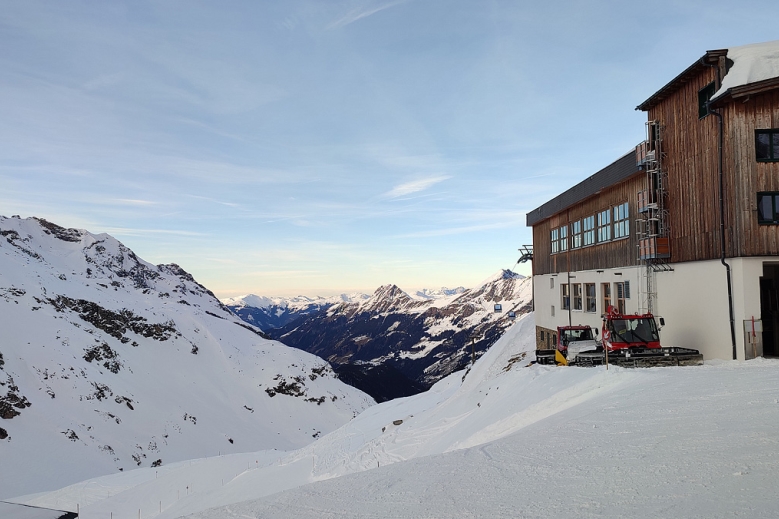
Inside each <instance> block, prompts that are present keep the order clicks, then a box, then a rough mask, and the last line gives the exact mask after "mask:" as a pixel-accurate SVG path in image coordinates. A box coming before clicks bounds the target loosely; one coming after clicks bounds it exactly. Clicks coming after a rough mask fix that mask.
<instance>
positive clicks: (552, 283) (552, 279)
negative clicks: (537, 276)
mask: <svg viewBox="0 0 779 519" xmlns="http://www.w3.org/2000/svg"><path fill="white" fill-rule="evenodd" d="M549 288H554V278H549Z"/></svg>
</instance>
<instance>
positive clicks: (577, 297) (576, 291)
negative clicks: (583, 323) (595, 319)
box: [571, 283, 584, 312]
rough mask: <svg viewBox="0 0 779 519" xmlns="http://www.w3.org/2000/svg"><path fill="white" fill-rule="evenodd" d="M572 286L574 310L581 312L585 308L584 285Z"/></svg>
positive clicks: (575, 284) (573, 284) (576, 284)
mask: <svg viewBox="0 0 779 519" xmlns="http://www.w3.org/2000/svg"><path fill="white" fill-rule="evenodd" d="M571 286H572V287H573V289H572V290H571V292H573V294H572V297H573V308H572V310H574V311H577V312H581V311H582V310H583V309H584V308H583V304H582V302H583V298H582V284H581V283H572V284H571Z"/></svg>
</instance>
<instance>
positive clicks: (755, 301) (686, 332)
mask: <svg viewBox="0 0 779 519" xmlns="http://www.w3.org/2000/svg"><path fill="white" fill-rule="evenodd" d="M762 45H763V46H764V47H759V48H755V49H751V48H739V50H738V52H732V49H731V50H730V51H729V50H716V51H709V52H707V53H706V54H705V55H704V56H703V57H702V58H701V59H699V60H697V61H696V62H694V63H693V64H692V65H691V66H690V67H688V68H687V69H686V70H684V71H683V72H682V73H681V74H679V75H678V76H677V77H676V78H674V79H673V80H672V81H670V82H669V83H668V84H667V85H665V86H664V87H663V88H661V89H660V90H658V91H657V92H656V93H655V94H654V95H652V96H651V97H650V98H649V99H647V100H646V101H644V102H643V103H642V104H641V105H639V106H638V107H637V109H639V110H642V111H645V112H646V113H647V120H648V121H647V130H648V131H647V140H646V141H645V142H642V143H640V144H639V145H638V146H637V147H636V150H635V153H629V154H627V155H625V156H623V157H621V158H620V159H618V160H617V161H615V162H614V163H613V164H611V165H610V166H607V167H606V168H604V169H603V170H601V171H599V172H597V173H595V174H594V175H592V176H591V177H589V178H588V179H586V180H585V181H583V182H582V183H580V184H578V185H577V186H574V187H573V188H571V189H569V190H568V191H566V192H565V193H562V194H561V195H559V196H558V197H555V198H554V199H552V200H550V201H549V202H547V203H545V204H544V205H542V206H541V207H539V208H537V209H535V210H534V211H531V212H530V213H528V216H527V222H528V225H529V226H532V227H533V252H534V254H533V276H534V283H535V284H534V286H535V287H536V288H535V293H536V320H537V324H538V331H537V337H538V342H539V343H540V344H544V345H547V344H549V342H550V340H549V336H550V334H552V333H554V331H555V329H556V326H561V325H564V324H587V325H591V326H597V325H598V322H599V320H600V314H602V313H603V312H604V311H605V306H606V305H607V304H608V303H611V302H613V300H614V297H615V296H614V291H615V289H616V288H620V287H622V288H624V286H625V284H627V286H629V287H631V288H632V289H633V290H629V291H628V292H627V295H628V297H627V299H628V301H626V303H625V309H626V311H636V312H645V311H652V312H653V313H655V314H656V315H660V314H662V313H665V314H666V316H668V315H671V314H673V315H674V319H668V318H666V321H667V322H668V323H669V324H668V326H667V329H666V330H665V331H664V332H663V335H664V337H663V343H664V344H666V345H675V346H682V347H693V348H697V349H699V350H701V351H702V352H703V353H704V356H705V357H706V358H712V357H715V358H740V359H741V358H751V357H753V356H758V355H761V354H765V355H779V73H777V74H776V76H777V77H764V78H758V79H759V80H758V81H750V80H749V79H747V80H746V81H740V82H739V81H734V79H733V78H737V77H740V76H739V74H740V73H741V71H742V70H743V69H744V67H747V66H750V65H751V64H749V63H746V60H747V58H749V59H753V60H761V59H763V60H764V59H768V60H770V59H774V60H777V63H776V67H775V69H776V70H777V71H779V57H773V58H772V57H771V56H779V42H773V43H772V44H762ZM762 50H765V51H766V56H761V54H760V52H761V51H762ZM731 56H733V57H734V58H735V59H736V61H735V62H734V60H733V59H731ZM763 64H765V63H764V62H763ZM733 67H741V69H735V72H734V73H733V75H732V76H730V77H728V74H729V73H731V71H732V70H734V69H733ZM768 69H769V70H770V69H771V67H770V66H769V67H768ZM726 78H727V79H726ZM723 86H724V87H725V88H723ZM623 207H624V210H623V209H622V208H623ZM623 217H624V218H623ZM593 230H594V234H590V235H587V238H586V239H585V238H584V236H585V235H584V234H582V233H585V232H591V231H593ZM547 278H550V279H547ZM593 286H594V287H595V290H596V291H597V292H598V293H599V294H598V304H597V305H594V306H590V307H589V309H590V310H591V311H590V312H587V311H586V309H585V308H582V307H585V306H586V305H584V304H582V305H579V306H577V305H574V304H573V303H572V302H571V298H574V297H577V296H576V295H577V294H581V293H582V292H586V291H588V290H589V291H592V290H593V288H592V287H593ZM605 292H610V294H609V297H604V296H603V294H604V293H605ZM622 295H623V296H624V295H626V294H624V293H623V294H622ZM593 309H594V310H595V311H592V310H593ZM560 310H563V311H560ZM588 314H589V315H588ZM752 322H757V323H758V325H757V326H756V328H757V331H754V332H753V331H752V330H751V329H750V331H749V333H747V332H745V330H746V329H747V328H749V326H748V325H749V323H752ZM761 329H762V333H760V330H761Z"/></svg>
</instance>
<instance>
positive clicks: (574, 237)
mask: <svg viewBox="0 0 779 519" xmlns="http://www.w3.org/2000/svg"><path fill="white" fill-rule="evenodd" d="M581 246H582V221H581V220H577V221H575V222H573V223H572V224H571V248H572V249H578V248H579V247H581Z"/></svg>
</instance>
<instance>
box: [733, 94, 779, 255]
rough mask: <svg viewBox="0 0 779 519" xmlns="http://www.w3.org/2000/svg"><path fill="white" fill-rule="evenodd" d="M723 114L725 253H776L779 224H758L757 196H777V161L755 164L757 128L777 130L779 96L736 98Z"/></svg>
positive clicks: (778, 248)
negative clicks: (767, 194)
mask: <svg viewBox="0 0 779 519" xmlns="http://www.w3.org/2000/svg"><path fill="white" fill-rule="evenodd" d="M723 115H724V116H725V167H724V171H725V179H726V182H725V196H726V200H727V203H726V207H727V213H726V228H727V230H728V234H727V236H726V247H727V248H726V251H727V255H728V256H770V255H777V254H779V226H777V225H760V224H758V223H757V193H758V192H760V191H777V192H779V162H757V160H756V158H755V130H756V129H767V128H779V92H777V91H774V92H767V93H764V94H761V95H755V96H752V97H751V98H748V99H746V100H744V99H735V100H734V101H733V102H731V103H729V104H728V105H726V106H725V107H724V109H723ZM734 229H735V232H734Z"/></svg>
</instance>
